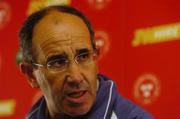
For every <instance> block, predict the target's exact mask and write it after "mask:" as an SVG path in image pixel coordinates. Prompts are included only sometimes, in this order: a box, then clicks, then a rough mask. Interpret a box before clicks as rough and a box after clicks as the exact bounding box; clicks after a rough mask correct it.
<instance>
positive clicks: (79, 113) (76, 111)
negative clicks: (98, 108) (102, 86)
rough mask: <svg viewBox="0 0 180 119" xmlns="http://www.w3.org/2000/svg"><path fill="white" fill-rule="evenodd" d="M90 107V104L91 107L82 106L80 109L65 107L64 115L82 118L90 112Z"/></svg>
mask: <svg viewBox="0 0 180 119" xmlns="http://www.w3.org/2000/svg"><path fill="white" fill-rule="evenodd" d="M91 107H92V104H91V105H85V104H84V105H83V106H80V107H66V109H65V114H66V115H69V116H71V117H77V116H82V115H85V114H87V113H88V112H89V111H90V109H91Z"/></svg>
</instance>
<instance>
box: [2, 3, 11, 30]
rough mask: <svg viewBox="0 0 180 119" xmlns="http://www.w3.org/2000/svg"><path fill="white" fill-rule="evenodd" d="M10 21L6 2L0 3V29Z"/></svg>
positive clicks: (8, 7)
mask: <svg viewBox="0 0 180 119" xmlns="http://www.w3.org/2000/svg"><path fill="white" fill-rule="evenodd" d="M9 20H10V6H9V4H7V3H6V2H3V1H0V29H2V28H3V27H4V26H5V25H6V24H7V23H8V22H9Z"/></svg>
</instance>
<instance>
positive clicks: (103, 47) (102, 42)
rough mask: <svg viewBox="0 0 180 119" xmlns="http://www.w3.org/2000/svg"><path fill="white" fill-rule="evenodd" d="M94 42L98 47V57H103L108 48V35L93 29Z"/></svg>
mask: <svg viewBox="0 0 180 119" xmlns="http://www.w3.org/2000/svg"><path fill="white" fill-rule="evenodd" d="M95 42H96V47H97V49H98V54H99V59H101V58H102V57H104V56H105V55H106V54H107V53H108V52H109V50H110V40H109V35H108V34H107V33H106V32H105V31H101V30H97V31H95Z"/></svg>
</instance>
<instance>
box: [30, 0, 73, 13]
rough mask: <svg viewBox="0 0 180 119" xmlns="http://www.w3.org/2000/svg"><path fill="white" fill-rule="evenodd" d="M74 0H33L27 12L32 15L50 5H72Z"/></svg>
mask: <svg viewBox="0 0 180 119" xmlns="http://www.w3.org/2000/svg"><path fill="white" fill-rule="evenodd" d="M71 1H72V0H31V1H30V3H29V8H28V11H27V14H28V15H30V14H32V13H34V12H36V11H38V10H40V9H42V8H44V7H47V6H50V5H70V4H71Z"/></svg>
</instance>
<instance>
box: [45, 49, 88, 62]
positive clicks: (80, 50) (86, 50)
mask: <svg viewBox="0 0 180 119" xmlns="http://www.w3.org/2000/svg"><path fill="white" fill-rule="evenodd" d="M87 52H90V50H89V49H87V48H82V49H77V50H76V55H78V54H81V53H87ZM59 58H67V54H66V53H65V52H64V53H62V54H58V55H54V56H51V57H48V59H47V61H46V62H49V61H51V60H54V59H59Z"/></svg>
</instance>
